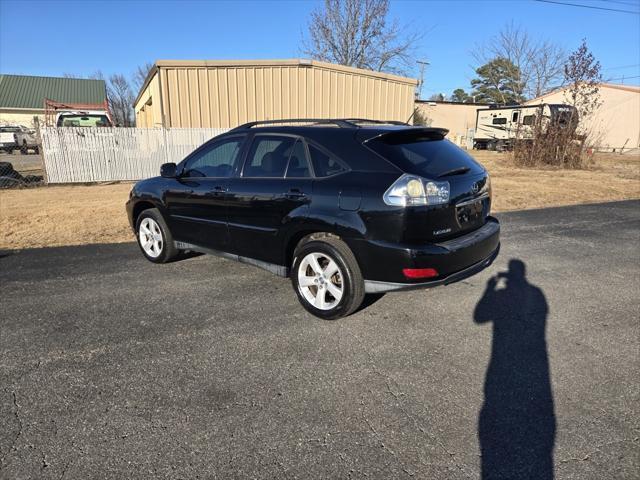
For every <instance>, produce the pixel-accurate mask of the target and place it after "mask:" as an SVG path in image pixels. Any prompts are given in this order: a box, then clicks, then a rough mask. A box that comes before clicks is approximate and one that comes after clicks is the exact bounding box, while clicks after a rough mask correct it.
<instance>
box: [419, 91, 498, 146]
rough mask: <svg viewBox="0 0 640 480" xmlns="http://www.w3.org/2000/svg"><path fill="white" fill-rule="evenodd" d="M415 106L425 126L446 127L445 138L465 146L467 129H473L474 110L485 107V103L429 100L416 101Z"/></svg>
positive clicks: (474, 120)
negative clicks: (447, 131) (446, 133)
mask: <svg viewBox="0 0 640 480" xmlns="http://www.w3.org/2000/svg"><path fill="white" fill-rule="evenodd" d="M416 107H417V108H418V111H419V112H420V113H421V114H422V116H423V117H425V118H426V119H427V126H429V127H440V128H446V129H447V130H449V134H448V135H447V138H448V139H449V140H451V141H452V142H454V143H456V144H458V145H460V146H465V147H466V146H467V138H468V137H469V129H471V128H473V129H475V126H476V111H477V110H478V109H479V108H486V106H485V105H476V104H468V103H441V102H429V101H419V102H416Z"/></svg>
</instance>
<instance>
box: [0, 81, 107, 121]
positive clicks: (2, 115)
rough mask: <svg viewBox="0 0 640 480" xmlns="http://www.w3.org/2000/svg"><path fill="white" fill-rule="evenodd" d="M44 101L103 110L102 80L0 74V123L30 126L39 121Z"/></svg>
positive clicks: (43, 108)
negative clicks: (85, 105) (97, 107)
mask: <svg viewBox="0 0 640 480" xmlns="http://www.w3.org/2000/svg"><path fill="white" fill-rule="evenodd" d="M46 99H49V100H52V101H54V102H59V103H65V104H67V103H69V104H91V105H96V104H97V105H105V108H106V103H105V102H106V100H107V89H106V85H105V82H104V80H89V79H84V78H58V77H33V76H28V75H0V123H2V124H14V125H24V126H25V127H32V126H33V125H34V117H38V118H39V120H40V122H43V121H44V116H45V115H44V114H45V100H46Z"/></svg>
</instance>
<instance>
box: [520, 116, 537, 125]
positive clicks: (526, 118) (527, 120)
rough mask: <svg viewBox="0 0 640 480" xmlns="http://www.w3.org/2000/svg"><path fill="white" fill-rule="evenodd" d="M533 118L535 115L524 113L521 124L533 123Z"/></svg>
mask: <svg viewBox="0 0 640 480" xmlns="http://www.w3.org/2000/svg"><path fill="white" fill-rule="evenodd" d="M535 118H536V116H535V115H525V116H524V117H522V124H523V125H533V124H534V123H535Z"/></svg>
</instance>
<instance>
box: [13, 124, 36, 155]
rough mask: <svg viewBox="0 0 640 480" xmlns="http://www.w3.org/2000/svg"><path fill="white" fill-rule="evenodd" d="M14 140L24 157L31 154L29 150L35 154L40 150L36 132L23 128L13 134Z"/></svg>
mask: <svg viewBox="0 0 640 480" xmlns="http://www.w3.org/2000/svg"><path fill="white" fill-rule="evenodd" d="M13 139H14V140H15V142H16V146H17V147H18V148H19V149H20V153H22V154H23V155H24V154H27V153H29V150H33V151H34V152H35V153H38V152H39V150H40V149H39V147H38V139H37V138H36V131H35V130H30V129H28V128H26V127H21V128H20V130H19V131H17V132H15V133H14V134H13Z"/></svg>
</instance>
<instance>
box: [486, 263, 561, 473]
mask: <svg viewBox="0 0 640 480" xmlns="http://www.w3.org/2000/svg"><path fill="white" fill-rule="evenodd" d="M503 279H504V281H505V286H504V288H499V287H500V284H501V283H502V280H503ZM548 313H549V307H548V305H547V301H546V298H545V295H544V293H543V292H542V290H541V289H540V288H539V287H536V286H535V285H532V284H530V283H529V282H528V281H527V278H526V265H525V263H524V262H522V261H521V260H518V259H512V260H510V261H509V270H508V271H507V272H500V273H498V275H496V276H494V277H492V278H490V279H489V281H488V282H487V286H486V289H485V292H484V295H483V296H482V298H481V299H480V301H479V302H478V304H477V305H476V308H475V312H474V321H475V323H477V324H484V323H490V322H491V323H493V341H492V348H491V359H490V361H489V366H488V367H487V372H486V377H485V383H484V404H483V406H482V409H481V410H480V414H479V419H478V437H479V441H480V451H481V454H482V479H483V480H489V479H507V478H509V479H512V478H518V479H536V480H550V479H553V477H554V471H553V448H554V444H555V435H556V419H555V413H554V402H553V393H552V389H551V378H550V372H549V358H548V354H547V342H546V333H545V330H546V322H547V316H548Z"/></svg>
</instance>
